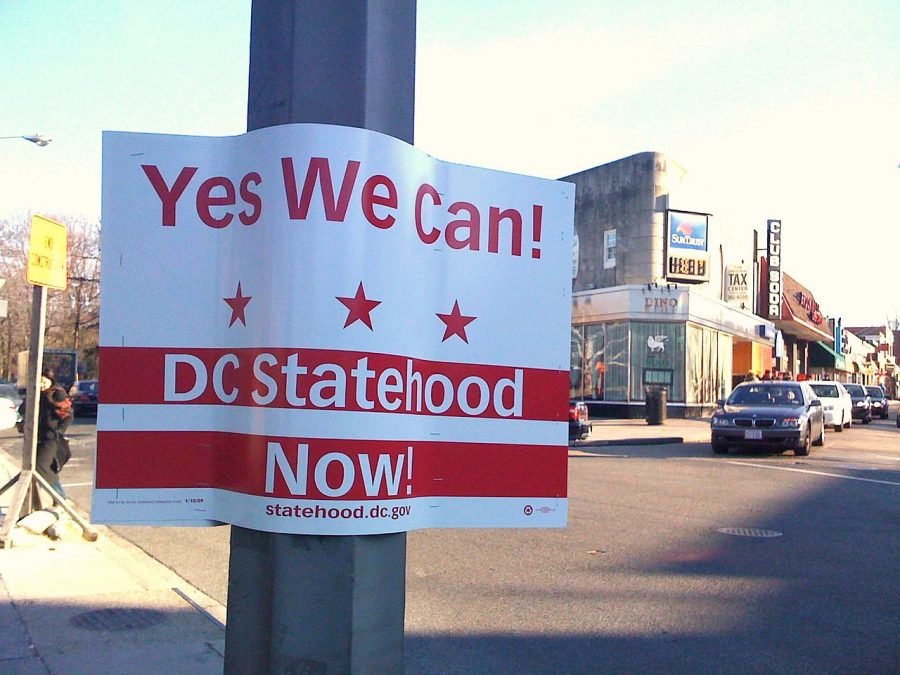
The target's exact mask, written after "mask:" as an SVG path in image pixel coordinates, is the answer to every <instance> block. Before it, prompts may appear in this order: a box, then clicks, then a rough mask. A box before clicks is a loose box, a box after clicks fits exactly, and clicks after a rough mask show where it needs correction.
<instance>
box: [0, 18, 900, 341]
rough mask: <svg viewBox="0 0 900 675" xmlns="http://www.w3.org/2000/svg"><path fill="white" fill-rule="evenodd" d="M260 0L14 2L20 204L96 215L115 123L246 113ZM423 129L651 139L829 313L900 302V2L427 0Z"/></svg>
mask: <svg viewBox="0 0 900 675" xmlns="http://www.w3.org/2000/svg"><path fill="white" fill-rule="evenodd" d="M249 17H250V3H249V0H240V1H234V2H222V1H221V0H218V1H215V2H213V1H207V0H191V1H189V2H186V1H179V2H174V1H168V0H154V2H146V1H143V2H142V1H134V0H119V1H117V2H89V1H86V0H69V1H67V2H63V1H59V0H32V1H28V2H26V1H24V0H0V63H2V64H3V67H2V69H0V102H2V104H0V105H2V107H0V136H5V135H18V134H28V133H32V132H42V133H45V134H48V135H50V136H52V137H53V138H54V141H53V143H51V144H50V145H49V146H47V147H45V148H38V147H36V146H33V145H31V144H29V143H26V142H24V141H16V140H4V141H0V214H11V213H18V212H22V211H25V212H27V211H29V210H30V211H37V212H42V213H48V214H53V213H57V214H71V215H84V216H87V217H89V218H96V217H97V216H98V214H99V204H100V151H101V149H100V138H101V132H102V131H103V130H104V129H117V130H133V131H152V132H163V133H187V134H206V135H222V134H236V133H241V132H242V131H243V130H244V129H245V127H246V99H247V62H248V53H247V52H248V47H249ZM416 87H417V94H416V145H417V146H419V147H420V148H421V149H422V150H424V151H426V152H428V153H429V154H431V155H433V156H435V157H438V158H440V159H444V160H448V161H454V162H460V163H465V164H473V165H479V166H486V167H490V168H496V169H502V170H507V171H514V172H518V173H528V174H534V175H538V176H543V177H551V178H555V177H559V176H563V175H567V174H571V173H575V172H577V171H581V170H583V169H586V168H589V167H592V166H596V165H598V164H603V163H606V162H609V161H612V160H615V159H618V158H620V157H624V156H628V155H631V154H634V153H636V152H641V151H645V150H656V151H660V152H664V153H666V154H667V155H669V156H670V157H671V158H672V159H674V160H675V161H677V162H678V163H679V164H681V165H682V166H684V167H685V168H686V169H687V170H688V176H689V181H690V183H691V187H692V189H693V193H694V194H696V202H697V203H696V204H693V205H692V208H695V209H696V210H700V211H708V212H711V213H713V214H714V217H713V219H712V221H711V227H713V228H720V231H721V232H723V233H725V234H726V235H727V238H728V239H729V241H733V242H735V244H734V245H735V246H737V247H745V248H746V249H747V250H748V251H749V248H750V241H751V234H750V233H751V231H752V229H753V228H754V227H756V228H757V229H762V228H763V227H764V226H765V220H766V219H767V218H782V219H783V221H784V230H785V233H784V250H785V269H786V271H787V272H788V273H789V274H791V275H792V276H794V277H796V278H797V279H798V280H799V281H800V282H801V283H803V284H804V285H806V286H808V287H809V288H810V290H812V291H813V293H814V294H815V295H816V299H817V300H818V301H819V303H820V305H821V308H822V310H823V311H824V312H825V313H826V314H831V315H842V316H843V317H844V319H845V324H850V325H853V324H868V323H877V322H878V321H883V320H884V319H885V317H886V316H890V317H894V316H896V315H898V314H900V285H898V283H897V277H898V269H900V265H898V257H900V209H898V208H897V203H898V198H900V168H898V164H900V4H898V3H897V2H895V1H892V0H890V1H889V0H856V1H853V2H843V1H840V0H838V1H829V2H811V1H804V0H779V1H777V2H769V1H761V2H755V3H745V2H722V1H719V2H705V1H699V2H698V1H692V2H671V1H667V2H663V1H656V0H654V1H643V2H641V1H623V0H606V1H600V0H594V1H593V2H579V1H575V0H572V1H558V2H552V1H547V2H544V1H540V0H518V1H516V2H512V1H509V2H497V1H493V2H485V1H483V0H477V1H476V0H454V1H453V2H447V1H446V0H420V1H419V4H418V56H417V83H416Z"/></svg>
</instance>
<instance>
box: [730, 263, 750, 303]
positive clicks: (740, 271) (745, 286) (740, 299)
mask: <svg viewBox="0 0 900 675" xmlns="http://www.w3.org/2000/svg"><path fill="white" fill-rule="evenodd" d="M725 302H727V303H730V304H732V305H735V306H737V307H740V308H742V309H749V308H750V267H749V265H747V264H746V263H743V262H741V263H733V264H731V265H726V266H725Z"/></svg>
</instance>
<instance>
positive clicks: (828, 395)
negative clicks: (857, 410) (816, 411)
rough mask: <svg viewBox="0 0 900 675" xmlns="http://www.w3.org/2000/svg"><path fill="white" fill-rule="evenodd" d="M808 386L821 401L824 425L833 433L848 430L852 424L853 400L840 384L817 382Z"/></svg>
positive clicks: (828, 381) (829, 381)
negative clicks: (832, 430)
mask: <svg viewBox="0 0 900 675" xmlns="http://www.w3.org/2000/svg"><path fill="white" fill-rule="evenodd" d="M809 386H810V387H811V388H812V390H813V391H814V392H815V393H816V396H818V397H819V400H820V401H822V411H823V413H824V414H825V424H826V425H827V426H830V427H832V428H833V429H834V430H835V431H843V430H844V429H849V428H850V425H851V424H852V423H853V400H852V399H851V398H850V394H849V393H848V392H847V390H846V389H845V388H844V385H843V384H841V383H840V382H835V381H833V380H818V381H815V382H810V383H809Z"/></svg>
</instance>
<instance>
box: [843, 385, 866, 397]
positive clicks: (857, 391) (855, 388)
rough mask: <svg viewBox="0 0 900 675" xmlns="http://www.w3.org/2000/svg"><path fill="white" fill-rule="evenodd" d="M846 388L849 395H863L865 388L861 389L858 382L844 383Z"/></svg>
mask: <svg viewBox="0 0 900 675" xmlns="http://www.w3.org/2000/svg"><path fill="white" fill-rule="evenodd" d="M844 386H845V387H846V388H847V391H849V392H850V395H851V396H865V395H866V390H865V389H863V388H862V387H861V386H859V385H858V384H846V385H844Z"/></svg>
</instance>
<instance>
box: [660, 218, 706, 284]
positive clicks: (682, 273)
mask: <svg viewBox="0 0 900 675" xmlns="http://www.w3.org/2000/svg"><path fill="white" fill-rule="evenodd" d="M666 216H667V226H666V227H667V236H666V268H665V277H666V279H668V280H670V281H682V282H686V283H703V282H706V281H709V254H708V253H707V248H708V232H709V215H708V214H705V213H691V212H687V211H667V212H666Z"/></svg>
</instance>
